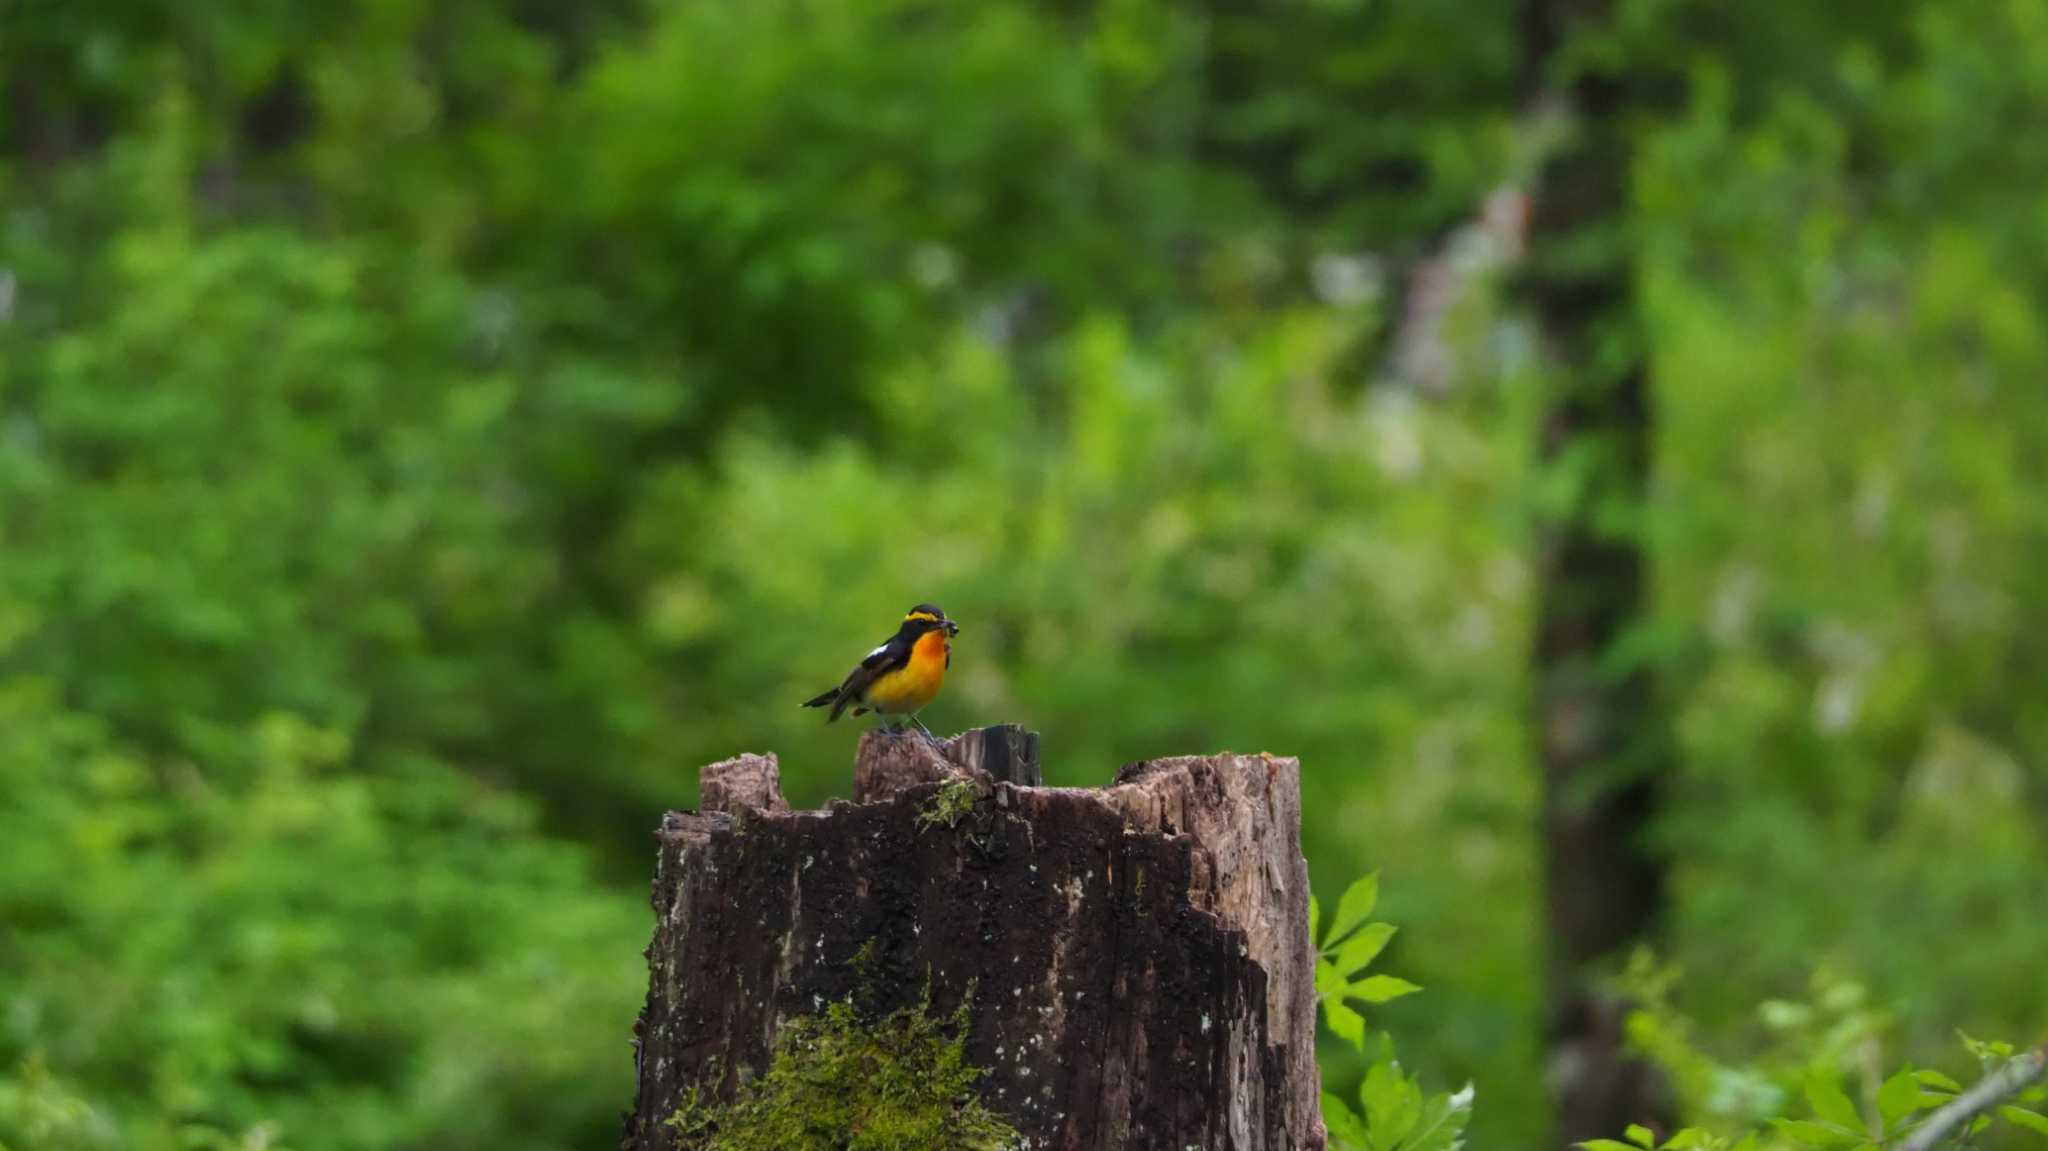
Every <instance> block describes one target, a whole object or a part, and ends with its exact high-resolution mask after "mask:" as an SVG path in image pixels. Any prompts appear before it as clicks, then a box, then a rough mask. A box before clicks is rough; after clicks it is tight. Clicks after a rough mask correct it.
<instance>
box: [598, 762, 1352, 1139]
mask: <svg viewBox="0 0 2048 1151" xmlns="http://www.w3.org/2000/svg"><path fill="white" fill-rule="evenodd" d="M1036 751H1037V739H1036V736H1035V734H1034V733H1030V732H1024V731H1022V729H1017V728H1007V727H1005V728H984V729H980V730H978V731H974V732H968V733H966V734H965V735H962V736H958V737H955V738H954V739H952V740H948V741H945V742H943V743H934V742H933V741H929V740H926V739H925V738H924V737H923V736H921V735H917V734H908V735H905V734H897V735H889V734H884V733H878V732H871V733H869V734H868V735H866V736H864V737H863V738H862V740H861V744H860V749H859V752H858V753H857V756H856V764H855V771H854V777H855V794H856V796H857V797H858V798H859V799H860V801H861V802H858V803H852V804H848V803H838V802H835V803H834V804H832V805H831V806H830V807H829V808H828V809H827V810H826V811H822V812H820V811H790V810H787V809H786V808H784V807H782V806H781V796H780V789H779V786H777V784H776V780H775V772H776V766H777V765H776V763H775V761H774V759H773V757H769V756H743V757H739V758H738V759H734V760H727V761H724V762H723V763H721V764H716V765H713V766H712V768H710V769H707V778H706V781H705V795H706V797H707V798H706V800H705V805H706V810H704V811H703V812H702V813H687V812H676V813H671V814H670V815H669V816H668V817H667V818H666V819H665V820H664V822H663V826H662V830H661V832H660V835H659V838H660V851H659V859H658V864H657V871H656V877H655V884H654V905H655V911H656V920H657V921H656V926H655V933H654V940H653V942H652V943H651V944H650V946H649V948H648V952H647V954H648V960H649V967H650V980H649V988H648V999H647V1005H646V1009H645V1010H644V1012H643V1013H642V1016H641V1019H640V1022H639V1024H638V1026H637V1028H636V1031H637V1033H638V1035H639V1040H638V1043H639V1048H638V1051H639V1054H638V1075H637V1078H638V1083H637V1095H636V1100H635V1107H634V1110H633V1112H632V1114H631V1115H630V1116H629V1117H628V1119H627V1126H626V1142H625V1145H626V1146H627V1147H628V1148H631V1149H633V1151H667V1149H668V1148H670V1147H671V1146H672V1144H671V1142H670V1141H669V1136H668V1133H667V1132H666V1130H665V1129H664V1128H663V1122H664V1120H665V1119H666V1118H667V1117H668V1116H669V1115H670V1114H672V1113H674V1111H675V1110H676V1108H677V1107H678V1106H679V1105H680V1104H681V1102H682V1101H683V1100H684V1099H685V1098H686V1097H687V1096H688V1094H689V1092H690V1090H691V1089H692V1088H696V1089H697V1090H698V1091H699V1093H700V1097H707V1098H729V1097H730V1095H731V1093H732V1092H733V1091H734V1090H736V1083H737V1080H738V1079H739V1078H740V1075H739V1074H737V1073H735V1071H736V1069H743V1070H744V1071H747V1072H752V1071H758V1070H760V1069H761V1068H762V1067H764V1066H765V1064H766V1062H767V1059H768V1054H769V1051H770V1049H771V1046H772V1044H773V1040H774V1036H775V1034H776V1031H777V1029H778V1027H779V1026H780V1025H781V1024H782V1023H783V1022H784V1021H786V1020H788V1019H790V1018H793V1017H795V1016H798V1015H802V1014H808V1013H813V1012H816V1011H818V1010H820V1009H822V1007H823V1006H824V1005H826V1004H827V1003H830V1002H833V1001H836V1000H840V999H844V998H847V997H849V996H851V995H853V994H855V992H856V990H863V991H864V993H865V994H864V997H863V998H864V1002H867V1003H869V1004H871V1006H872V1007H873V1009H874V1010H877V1011H892V1010H895V1009H897V1008H899V1007H904V1006H910V1005H914V1004H917V1003H919V1002H920V1001H921V1000H922V999H923V997H924V996H925V995H926V993H927V989H929V994H930V999H931V1007H932V1009H933V1010H935V1011H941V1012H949V1011H951V1010H953V1009H954V1008H955V1007H956V1006H958V1005H959V1004H960V1002H961V1000H962V998H963V997H965V996H968V995H971V996H972V1001H971V1003H970V1004H969V1010H968V1020H969V1032H968V1036H967V1054H968V1057H969V1059H970V1060H972V1061H973V1062H974V1063H975V1064H976V1065H977V1066H980V1067H983V1068H986V1069H987V1070H986V1075H985V1076H984V1078H983V1080H982V1083H981V1094H982V1097H983V1099H984V1100H985V1101H986V1102H987V1103H988V1104H989V1105H990V1106H991V1107H993V1108H995V1109H996V1110H997V1111H999V1112H1001V1113H1002V1114H1004V1115H1005V1116H1006V1117H1007V1118H1008V1119H1009V1120H1010V1121H1011V1122H1012V1123H1014V1124H1015V1125H1016V1126H1017V1128H1018V1130H1019V1131H1020V1132H1021V1133H1022V1134H1023V1135H1024V1137H1025V1139H1026V1141H1027V1145H1028V1146H1029V1147H1031V1148H1034V1149H1052V1148H1059V1149H1063V1151H1096V1149H1104V1151H1106V1149H1110V1148H1117V1149H1123V1148H1131V1149H1140V1148H1147V1149H1149V1148H1162V1149H1171V1151H1186V1149H1187V1148H1200V1149H1202V1151H1296V1149H1301V1151H1313V1149H1317V1148H1321V1147H1323V1145H1324V1142H1325V1137H1324V1133H1323V1129H1322V1124H1321V1120H1320V1118H1319V1114H1318V1107H1317V1105H1318V1100H1319V1096H1320V1081H1319V1078H1318V1076H1317V1073H1316V1067H1315V1061H1314V1054H1315V1053H1314V1037H1315V999H1314V989H1313V979H1314V975H1313V955H1312V953H1311V950H1310V946H1309V939H1308V924H1307V907H1308V878H1307V871H1306V868H1305V866H1304V865H1303V862H1302V858H1301V848H1300V769H1299V765H1298V764H1297V763H1296V761H1294V760H1292V759H1283V758H1278V757H1273V756H1266V755H1228V754H1226V755H1216V756H1189V757H1180V758H1174V759H1162V760H1153V761H1148V762H1145V763H1139V764H1133V765H1130V766H1129V767H1126V768H1125V769H1124V770H1123V771H1121V772H1119V773H1118V775H1117V777H1116V782H1115V784H1114V785H1112V786H1110V787H1107V788H1088V789H1081V788H1046V787H1037V786H1020V785H1019V784H1018V783H1016V782H1012V780H1013V779H1029V780H1034V781H1035V780H1036V779H1037V778H1038V774H1037V772H1038V763H1037V755H1036ZM999 776H1000V777H1001V778H999ZM712 777H717V780H718V785H717V786H716V787H715V788H714V787H713V786H711V778H712ZM956 780H966V781H968V782H969V783H970V785H971V788H972V790H971V791H970V792H966V793H962V792H960V791H958V786H959V785H958V784H957V783H955V782H953V781H956ZM963 795H965V796H968V797H971V798H972V799H973V802H972V804H971V805H966V804H962V803H961V802H960V801H961V799H962V796H963ZM714 798H715V799H716V801H717V803H718V804H719V805H720V806H719V809H717V810H713V809H712V802H713V799H714ZM944 801H951V802H950V803H944ZM942 803H944V806H941V805H942ZM940 813H943V814H945V815H946V816H947V817H948V818H944V819H941V818H936V817H935V815H936V814H940ZM863 949H866V950H867V953H868V957H869V958H868V960H867V961H866V963H865V964H864V965H863V970H864V971H865V974H862V973H860V972H857V971H856V970H855V965H854V964H853V957H854V956H855V955H856V954H859V953H860V952H862V951H863ZM863 981H864V982H865V986H864V987H863V986H862V984H863Z"/></svg>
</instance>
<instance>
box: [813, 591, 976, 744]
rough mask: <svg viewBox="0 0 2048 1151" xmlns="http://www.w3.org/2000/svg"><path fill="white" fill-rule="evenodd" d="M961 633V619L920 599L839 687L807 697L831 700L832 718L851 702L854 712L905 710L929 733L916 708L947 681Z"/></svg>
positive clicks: (821, 702) (819, 701) (900, 712)
mask: <svg viewBox="0 0 2048 1151" xmlns="http://www.w3.org/2000/svg"><path fill="white" fill-rule="evenodd" d="M959 633H960V625H959V624H957V623H954V622H953V621H952V620H949V619H947V618H946V613H945V612H942V611H940V610H939V609H938V607H937V606H935V605H933V604H928V603H921V604H918V605H917V606H916V607H914V608H911V609H910V610H909V611H908V612H905V613H904V615H903V623H902V625H901V626H900V627H898V628H897V629H896V634H895V635H892V636H890V637H889V638H888V639H886V640H884V641H883V642H882V645H881V646H880V647H878V648H876V649H875V650H873V651H871V652H869V653H868V654H867V657H866V658H865V659H863V660H861V661H860V666H859V667H857V668H854V669H853V670H852V671H851V672H848V673H847V676H846V678H845V679H844V680H842V681H841V682H840V684H839V686H838V687H835V688H833V689H832V690H831V691H828V692H826V693H825V694H823V695H821V696H818V697H817V698H816V699H812V700H806V701H805V702H804V706H805V707H824V706H825V705H827V704H830V705H832V714H831V716H829V717H828V718H827V719H826V721H825V722H827V723H831V722H833V721H835V720H837V719H838V718H839V716H840V713H842V712H844V711H845V710H846V709H847V708H849V707H851V708H852V709H853V714H855V715H865V714H867V713H868V712H871V711H872V712H876V713H878V714H880V715H885V716H892V715H900V716H904V717H906V718H908V719H909V720H910V722H912V723H915V724H917V729H918V730H919V731H922V732H924V733H925V735H927V736H929V735H931V729H930V728H928V727H926V726H925V725H924V724H922V723H920V722H918V718H917V713H918V712H920V711H923V710H924V707H925V705H926V704H928V703H930V702H931V701H932V699H933V698H934V697H936V696H937V695H938V694H939V688H940V687H942V686H944V684H945V682H946V669H947V668H949V667H951V666H953V637H954V636H956V635H958V634H959Z"/></svg>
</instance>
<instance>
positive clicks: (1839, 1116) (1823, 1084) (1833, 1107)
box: [1806, 1076, 1864, 1132]
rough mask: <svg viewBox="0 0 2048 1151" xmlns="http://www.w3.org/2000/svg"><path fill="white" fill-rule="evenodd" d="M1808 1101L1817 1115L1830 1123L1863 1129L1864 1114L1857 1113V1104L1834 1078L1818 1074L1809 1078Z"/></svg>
mask: <svg viewBox="0 0 2048 1151" xmlns="http://www.w3.org/2000/svg"><path fill="white" fill-rule="evenodd" d="M1806 1101H1807V1102H1808V1103H1810V1104H1812V1105H1813V1113H1814V1114H1815V1115H1817V1116H1819V1117H1820V1118H1822V1119H1825V1120H1827V1121H1828V1122H1829V1123H1832V1124H1834V1125H1835V1126H1837V1127H1840V1128H1843V1129H1844V1130H1848V1131H1856V1132H1861V1131H1863V1129H1864V1126H1863V1116H1862V1115H1860V1114H1858V1113H1857V1111H1856V1104H1854V1103H1852V1102H1850V1101H1849V1096H1848V1095H1847V1094H1845V1093H1844V1092H1843V1091H1842V1088H1841V1085H1840V1084H1838V1083H1836V1082H1835V1081H1834V1079H1832V1078H1829V1077H1822V1076H1816V1077H1814V1078H1813V1079H1810V1080H1808V1081H1807V1084H1806Z"/></svg>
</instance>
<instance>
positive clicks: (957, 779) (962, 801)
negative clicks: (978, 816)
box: [917, 776, 981, 831]
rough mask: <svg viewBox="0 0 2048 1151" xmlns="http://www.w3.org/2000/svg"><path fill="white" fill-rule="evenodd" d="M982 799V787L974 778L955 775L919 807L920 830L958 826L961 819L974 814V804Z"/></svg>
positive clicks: (918, 820)
mask: <svg viewBox="0 0 2048 1151" xmlns="http://www.w3.org/2000/svg"><path fill="white" fill-rule="evenodd" d="M980 801H981V788H979V787H977V786H975V783H974V781H973V780H971V779H967V778H965V777H962V776H954V777H953V778H951V779H949V780H947V781H946V782H944V783H942V784H940V785H939V790H937V791H935V792H933V793H932V796H931V798H930V799H927V800H925V801H924V803H923V804H922V805H921V806H919V807H918V809H917V827H918V830H919V831H923V830H926V829H928V828H933V827H941V826H943V827H947V828H953V827H958V826H960V821H961V820H963V819H965V818H967V817H968V816H969V815H972V814H974V805H975V804H976V803H979V802H980Z"/></svg>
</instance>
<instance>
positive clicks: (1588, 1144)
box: [1574, 1139, 1635, 1151]
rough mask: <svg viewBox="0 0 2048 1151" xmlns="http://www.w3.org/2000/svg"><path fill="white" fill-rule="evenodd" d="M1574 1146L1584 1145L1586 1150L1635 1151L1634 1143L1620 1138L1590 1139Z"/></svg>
mask: <svg viewBox="0 0 2048 1151" xmlns="http://www.w3.org/2000/svg"><path fill="white" fill-rule="evenodd" d="M1574 1146H1578V1147H1583V1148H1585V1151H1635V1146H1634V1145H1633V1144H1630V1143H1623V1142H1621V1141H1620V1140H1619V1139H1588V1140H1586V1141H1585V1142H1584V1143H1578V1144H1574Z"/></svg>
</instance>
